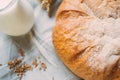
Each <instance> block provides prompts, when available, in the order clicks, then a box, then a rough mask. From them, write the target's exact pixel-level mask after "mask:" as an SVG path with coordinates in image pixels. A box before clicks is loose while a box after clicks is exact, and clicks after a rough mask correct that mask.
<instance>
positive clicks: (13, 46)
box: [0, 0, 80, 80]
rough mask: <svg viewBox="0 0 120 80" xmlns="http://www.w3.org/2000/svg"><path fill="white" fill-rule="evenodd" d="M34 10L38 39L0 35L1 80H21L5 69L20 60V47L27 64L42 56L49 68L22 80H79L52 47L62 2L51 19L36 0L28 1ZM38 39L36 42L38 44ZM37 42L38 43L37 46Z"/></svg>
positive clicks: (27, 74)
mask: <svg viewBox="0 0 120 80" xmlns="http://www.w3.org/2000/svg"><path fill="white" fill-rule="evenodd" d="M29 2H30V3H31V5H32V6H33V8H34V15H35V25H34V27H33V31H34V33H35V36H34V37H32V38H30V35H29V34H28V35H26V36H22V37H11V36H7V35H5V34H3V33H0V63H1V64H3V66H2V67H0V75H3V76H2V77H0V80H19V79H18V78H17V76H16V74H14V73H12V72H9V70H8V69H7V67H4V65H6V63H7V62H8V61H9V60H13V58H15V57H19V56H20V55H19V54H18V51H17V47H20V48H22V49H23V50H24V51H25V55H26V56H25V59H26V62H27V63H29V64H30V63H31V62H32V60H33V59H34V58H35V57H36V56H37V57H38V56H40V57H41V59H40V60H41V61H43V62H44V63H45V64H46V65H47V70H46V71H39V70H38V69H37V68H36V69H34V70H33V71H29V72H27V73H26V74H25V76H24V77H23V79H22V80H53V77H54V80H80V78H78V77H76V76H75V75H74V74H72V73H71V71H69V70H68V69H67V68H66V67H65V65H64V64H63V63H62V62H61V60H60V59H59V57H58V56H57V54H56V53H55V50H54V47H53V44H52V29H53V27H54V24H55V17H54V16H55V12H56V9H57V7H58V4H59V3H60V2H61V1H60V0H57V2H56V3H55V5H53V6H54V11H55V12H53V16H52V17H51V18H49V17H48V16H47V13H46V11H44V10H42V9H41V5H39V4H38V2H37V1H36V0H29ZM36 40H37V42H36ZM34 42H35V44H34Z"/></svg>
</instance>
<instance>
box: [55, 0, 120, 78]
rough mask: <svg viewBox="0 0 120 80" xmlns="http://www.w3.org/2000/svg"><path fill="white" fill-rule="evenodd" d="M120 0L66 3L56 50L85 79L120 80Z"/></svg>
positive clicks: (58, 21) (57, 27)
mask: <svg viewBox="0 0 120 80" xmlns="http://www.w3.org/2000/svg"><path fill="white" fill-rule="evenodd" d="M119 41H120V0H63V1H62V4H61V5H60V7H59V9H58V11H57V14H56V25H55V28H54V30H53V43H54V46H55V49H56V51H57V53H58V55H59V56H60V58H61V59H62V61H63V62H64V63H65V65H66V66H68V68H69V69H70V70H71V71H72V72H74V73H75V74H76V75H78V76H79V77H81V78H83V79H85V80H120V42H119Z"/></svg>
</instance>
